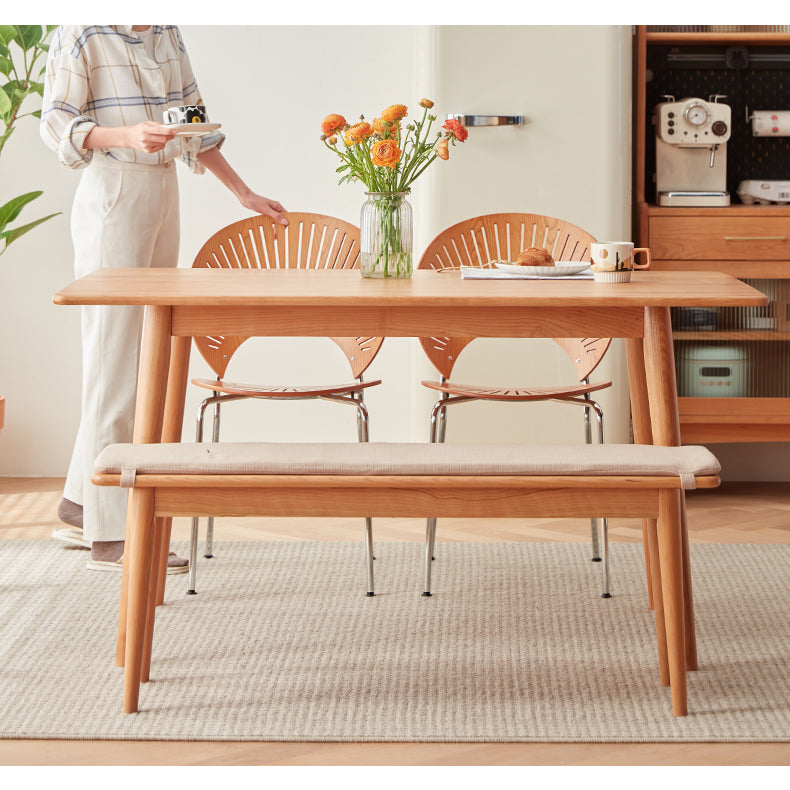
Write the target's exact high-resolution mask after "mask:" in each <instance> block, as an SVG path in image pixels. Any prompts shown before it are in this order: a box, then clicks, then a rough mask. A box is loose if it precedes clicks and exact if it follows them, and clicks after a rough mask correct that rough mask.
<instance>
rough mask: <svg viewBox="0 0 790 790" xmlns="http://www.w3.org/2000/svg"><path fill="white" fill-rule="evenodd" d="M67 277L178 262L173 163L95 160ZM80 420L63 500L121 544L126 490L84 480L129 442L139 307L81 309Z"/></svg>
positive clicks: (80, 191) (81, 189)
mask: <svg viewBox="0 0 790 790" xmlns="http://www.w3.org/2000/svg"><path fill="white" fill-rule="evenodd" d="M71 235H72V240H73V242H74V274H75V276H76V277H82V276H83V275H85V274H88V273H89V272H93V271H96V270H97V269H109V268H118V267H137V268H148V267H175V266H176V265H177V263H178V240H179V216H178V180H177V177H176V168H175V164H174V163H173V162H170V163H168V164H167V165H142V164H135V163H125V162H124V163H121V162H115V161H114V160H108V159H106V158H105V157H100V156H99V155H96V156H94V158H93V161H92V162H91V164H90V165H89V166H88V167H87V169H86V170H85V172H84V173H83V175H82V178H81V179H80V183H79V186H78V187H77V192H76V195H75V197H74V206H73V209H72V216H71ZM81 319H82V326H81V331H82V415H81V419H80V426H79V431H78V432H77V439H76V441H75V445H74V452H73V454H72V457H71V463H70V464H69V471H68V475H67V477H66V485H65V488H64V490H63V496H64V497H65V498H66V499H70V500H71V501H72V502H76V503H77V504H79V505H82V507H83V529H84V535H85V538H86V539H87V540H90V541H94V540H96V541H108V540H123V539H124V536H125V529H126V506H127V500H128V493H127V491H126V490H125V489H120V488H114V487H105V486H95V485H93V483H91V475H92V474H93V464H94V460H95V458H96V456H97V455H98V454H99V452H100V451H101V450H102V449H103V448H104V447H105V446H106V445H108V444H112V443H114V442H130V441H132V433H133V428H134V408H135V399H136V392H137V367H138V362H139V355H140V335H141V332H142V321H143V308H142V307H130V306H86V307H82V315H81Z"/></svg>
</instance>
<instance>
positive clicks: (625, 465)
mask: <svg viewBox="0 0 790 790" xmlns="http://www.w3.org/2000/svg"><path fill="white" fill-rule="evenodd" d="M720 469H721V467H720V465H719V462H718V461H717V460H716V457H715V456H714V455H713V454H712V453H711V452H710V451H709V450H708V449H707V448H705V447H698V446H687V447H657V446H653V445H635V444H601V445H523V444H429V443H419V442H369V443H358V442H349V443H301V442H297V443H279V442H278V443H273V442H220V443H216V444H213V443H203V444H188V443H187V444H113V445H110V446H108V447H106V448H105V449H104V450H102V452H101V453H100V455H99V457H98V458H97V459H96V471H97V472H98V473H101V474H121V475H122V478H123V479H122V481H121V485H126V486H132V485H134V476H135V475H136V474H190V475H200V474H206V475H221V474H233V475H245V474H248V475H367V476H375V475H525V476H537V475H552V476H557V475H615V476H629V475H633V476H645V475H649V476H653V475H655V476H675V475H677V476H679V477H680V478H681V482H682V485H683V488H694V486H695V482H694V478H695V476H708V475H717V474H718V473H719V471H720Z"/></svg>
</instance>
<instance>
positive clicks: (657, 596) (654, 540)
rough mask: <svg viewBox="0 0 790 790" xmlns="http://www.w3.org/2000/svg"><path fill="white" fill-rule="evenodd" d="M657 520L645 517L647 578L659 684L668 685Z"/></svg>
mask: <svg viewBox="0 0 790 790" xmlns="http://www.w3.org/2000/svg"><path fill="white" fill-rule="evenodd" d="M657 524H658V522H657V521H656V519H654V518H650V519H645V522H644V527H645V530H646V536H645V546H646V549H647V550H646V552H645V553H646V555H647V562H648V567H647V574H648V579H652V581H653V590H654V593H653V613H654V616H655V621H656V642H657V644H658V667H659V672H660V675H661V685H662V686H668V685H669V659H668V657H667V630H666V625H665V623H664V600H663V598H662V595H661V562H660V560H659V551H658V528H657Z"/></svg>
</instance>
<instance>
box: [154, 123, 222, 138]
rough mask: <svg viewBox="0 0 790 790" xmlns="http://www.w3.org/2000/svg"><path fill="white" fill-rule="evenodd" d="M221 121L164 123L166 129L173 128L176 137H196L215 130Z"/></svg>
mask: <svg viewBox="0 0 790 790" xmlns="http://www.w3.org/2000/svg"><path fill="white" fill-rule="evenodd" d="M220 126H222V124H221V123H166V124H165V128H166V129H175V130H176V137H197V136H199V135H204V134H208V133H209V132H215V131H216V130H217V129H219V127H220Z"/></svg>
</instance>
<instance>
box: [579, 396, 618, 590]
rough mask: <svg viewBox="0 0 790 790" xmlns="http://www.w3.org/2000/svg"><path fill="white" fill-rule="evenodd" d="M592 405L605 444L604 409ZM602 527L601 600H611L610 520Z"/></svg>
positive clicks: (599, 436) (599, 437) (592, 402)
mask: <svg viewBox="0 0 790 790" xmlns="http://www.w3.org/2000/svg"><path fill="white" fill-rule="evenodd" d="M590 404H591V406H592V409H593V411H594V412H595V418H596V421H597V423H598V443H599V444H603V441H604V435H603V409H601V407H600V405H599V404H598V403H596V402H595V401H593V400H590ZM585 411H588V410H585ZM600 526H601V537H600V548H601V584H602V588H603V589H602V592H601V598H611V597H612V593H611V592H610V589H609V520H608V519H606V518H602V519H600Z"/></svg>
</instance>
